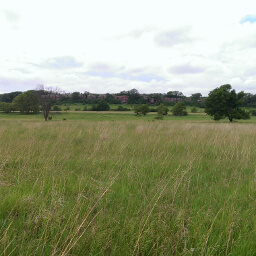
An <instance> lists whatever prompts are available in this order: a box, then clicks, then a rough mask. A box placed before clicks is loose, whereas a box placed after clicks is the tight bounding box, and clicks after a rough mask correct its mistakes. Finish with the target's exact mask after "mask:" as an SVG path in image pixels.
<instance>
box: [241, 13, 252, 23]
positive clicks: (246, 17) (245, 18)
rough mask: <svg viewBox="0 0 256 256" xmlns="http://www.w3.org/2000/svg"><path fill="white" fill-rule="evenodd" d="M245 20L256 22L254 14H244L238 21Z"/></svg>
mask: <svg viewBox="0 0 256 256" xmlns="http://www.w3.org/2000/svg"><path fill="white" fill-rule="evenodd" d="M246 22H249V23H251V24H253V23H256V15H246V16H244V17H243V18H242V19H241V21H240V23H241V24H243V23H246Z"/></svg>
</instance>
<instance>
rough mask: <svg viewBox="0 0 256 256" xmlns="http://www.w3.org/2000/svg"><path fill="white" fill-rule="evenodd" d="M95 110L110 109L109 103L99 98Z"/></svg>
mask: <svg viewBox="0 0 256 256" xmlns="http://www.w3.org/2000/svg"><path fill="white" fill-rule="evenodd" d="M95 110H96V111H108V110H110V106H109V104H108V103H107V102H106V101H105V100H100V101H99V103H98V104H97V105H96V109H95Z"/></svg>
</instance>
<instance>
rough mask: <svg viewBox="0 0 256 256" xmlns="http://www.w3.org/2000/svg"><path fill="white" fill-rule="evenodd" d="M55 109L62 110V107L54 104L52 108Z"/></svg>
mask: <svg viewBox="0 0 256 256" xmlns="http://www.w3.org/2000/svg"><path fill="white" fill-rule="evenodd" d="M52 110H53V111H62V108H61V107H59V106H57V105H54V106H53V108H52Z"/></svg>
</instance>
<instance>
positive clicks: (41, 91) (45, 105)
mask: <svg viewBox="0 0 256 256" xmlns="http://www.w3.org/2000/svg"><path fill="white" fill-rule="evenodd" d="M60 93H61V90H60V89H59V88H58V87H56V88H52V87H48V88H45V87H44V85H38V86H37V97H38V100H39V103H40V105H41V106H42V112H43V115H44V120H45V121H47V120H48V117H49V113H50V111H51V108H52V106H53V104H54V103H55V102H56V100H57V99H58V97H59V96H60Z"/></svg>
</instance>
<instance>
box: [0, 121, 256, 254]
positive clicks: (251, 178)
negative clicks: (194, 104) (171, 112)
mask: <svg viewBox="0 0 256 256" xmlns="http://www.w3.org/2000/svg"><path fill="white" fill-rule="evenodd" d="M0 140H1V145H0V177H1V178H0V196H1V200H0V255H255V251H256V244H255V235H256V234H255V233H256V232H255V231H256V226H255V225H256V224H255V218H256V204H255V198H256V183H255V177H256V176H255V175H256V173H255V158H256V130H255V125H254V124H240V123H234V124H229V123H197V122H194V123H193V122H190V123H187V122H184V121H179V122H176V121H168V120H165V121H162V122H145V121H130V122H126V121H123V122H120V121H116V122H112V121H102V122H95V121H87V122H85V121H70V120H66V121H65V122H63V121H61V120H60V121H55V122H53V121H52V122H43V121H36V120H32V121H29V120H24V121H23V120H19V121H18V122H17V120H4V121H2V122H1V123H0Z"/></svg>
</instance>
